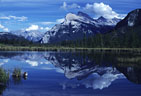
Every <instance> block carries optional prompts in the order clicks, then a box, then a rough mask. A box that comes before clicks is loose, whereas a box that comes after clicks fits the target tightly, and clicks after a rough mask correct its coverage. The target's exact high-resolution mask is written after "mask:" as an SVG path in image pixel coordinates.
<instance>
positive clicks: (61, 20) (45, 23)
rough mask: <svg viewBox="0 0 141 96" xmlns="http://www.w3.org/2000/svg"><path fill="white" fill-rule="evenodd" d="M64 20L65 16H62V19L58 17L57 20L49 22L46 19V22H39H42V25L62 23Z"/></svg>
mask: <svg viewBox="0 0 141 96" xmlns="http://www.w3.org/2000/svg"><path fill="white" fill-rule="evenodd" d="M64 20H65V19H64V18H61V19H57V20H56V21H55V22H48V21H46V22H39V24H42V25H52V24H60V23H62V22H64ZM48 28H49V27H48ZM46 29H47V28H46Z"/></svg>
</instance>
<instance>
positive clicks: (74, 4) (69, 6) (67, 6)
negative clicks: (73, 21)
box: [61, 2, 81, 10]
mask: <svg viewBox="0 0 141 96" xmlns="http://www.w3.org/2000/svg"><path fill="white" fill-rule="evenodd" d="M61 8H63V9H64V10H68V9H80V8H81V7H80V6H79V5H78V4H76V3H73V4H71V5H68V4H67V3H66V2H63V5H62V6H61Z"/></svg>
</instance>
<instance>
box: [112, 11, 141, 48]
mask: <svg viewBox="0 0 141 96" xmlns="http://www.w3.org/2000/svg"><path fill="white" fill-rule="evenodd" d="M140 17H141V9H136V10H133V11H131V12H130V13H129V14H128V15H127V16H126V17H125V18H124V19H123V20H121V21H120V22H119V23H118V24H117V25H116V26H115V29H114V31H113V40H114V41H115V40H116V41H118V44H119V45H120V46H122V47H123V46H126V47H141V38H140V37H141V18H140Z"/></svg>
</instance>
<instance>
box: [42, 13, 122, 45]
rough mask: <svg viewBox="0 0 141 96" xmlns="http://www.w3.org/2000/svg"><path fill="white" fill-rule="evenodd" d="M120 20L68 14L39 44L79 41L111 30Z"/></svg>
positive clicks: (83, 14)
mask: <svg viewBox="0 0 141 96" xmlns="http://www.w3.org/2000/svg"><path fill="white" fill-rule="evenodd" d="M119 21H120V19H116V18H114V19H111V20H108V19H106V18H104V17H100V18H98V19H93V18H91V17H90V16H89V15H87V14H85V13H83V12H78V13H77V14H73V13H68V14H67V15H66V17H65V21H64V22H62V23H61V24H57V25H55V26H54V27H53V28H52V29H51V30H49V31H48V32H46V33H45V35H44V36H43V38H42V39H41V43H57V42H60V41H69V40H81V39H84V38H85V37H86V38H87V37H90V36H92V35H95V34H97V33H105V32H108V31H109V30H111V29H113V28H114V26H115V25H116V24H117V22H119Z"/></svg>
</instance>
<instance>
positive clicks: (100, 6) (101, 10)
mask: <svg viewBox="0 0 141 96" xmlns="http://www.w3.org/2000/svg"><path fill="white" fill-rule="evenodd" d="M84 10H85V11H89V12H93V13H94V14H95V15H96V16H97V17H99V16H103V17H105V18H109V19H111V18H114V17H116V18H121V14H118V13H116V12H115V11H113V9H112V8H111V7H110V6H109V5H106V4H104V3H103V2H101V3H94V4H86V6H85V8H84Z"/></svg>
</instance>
